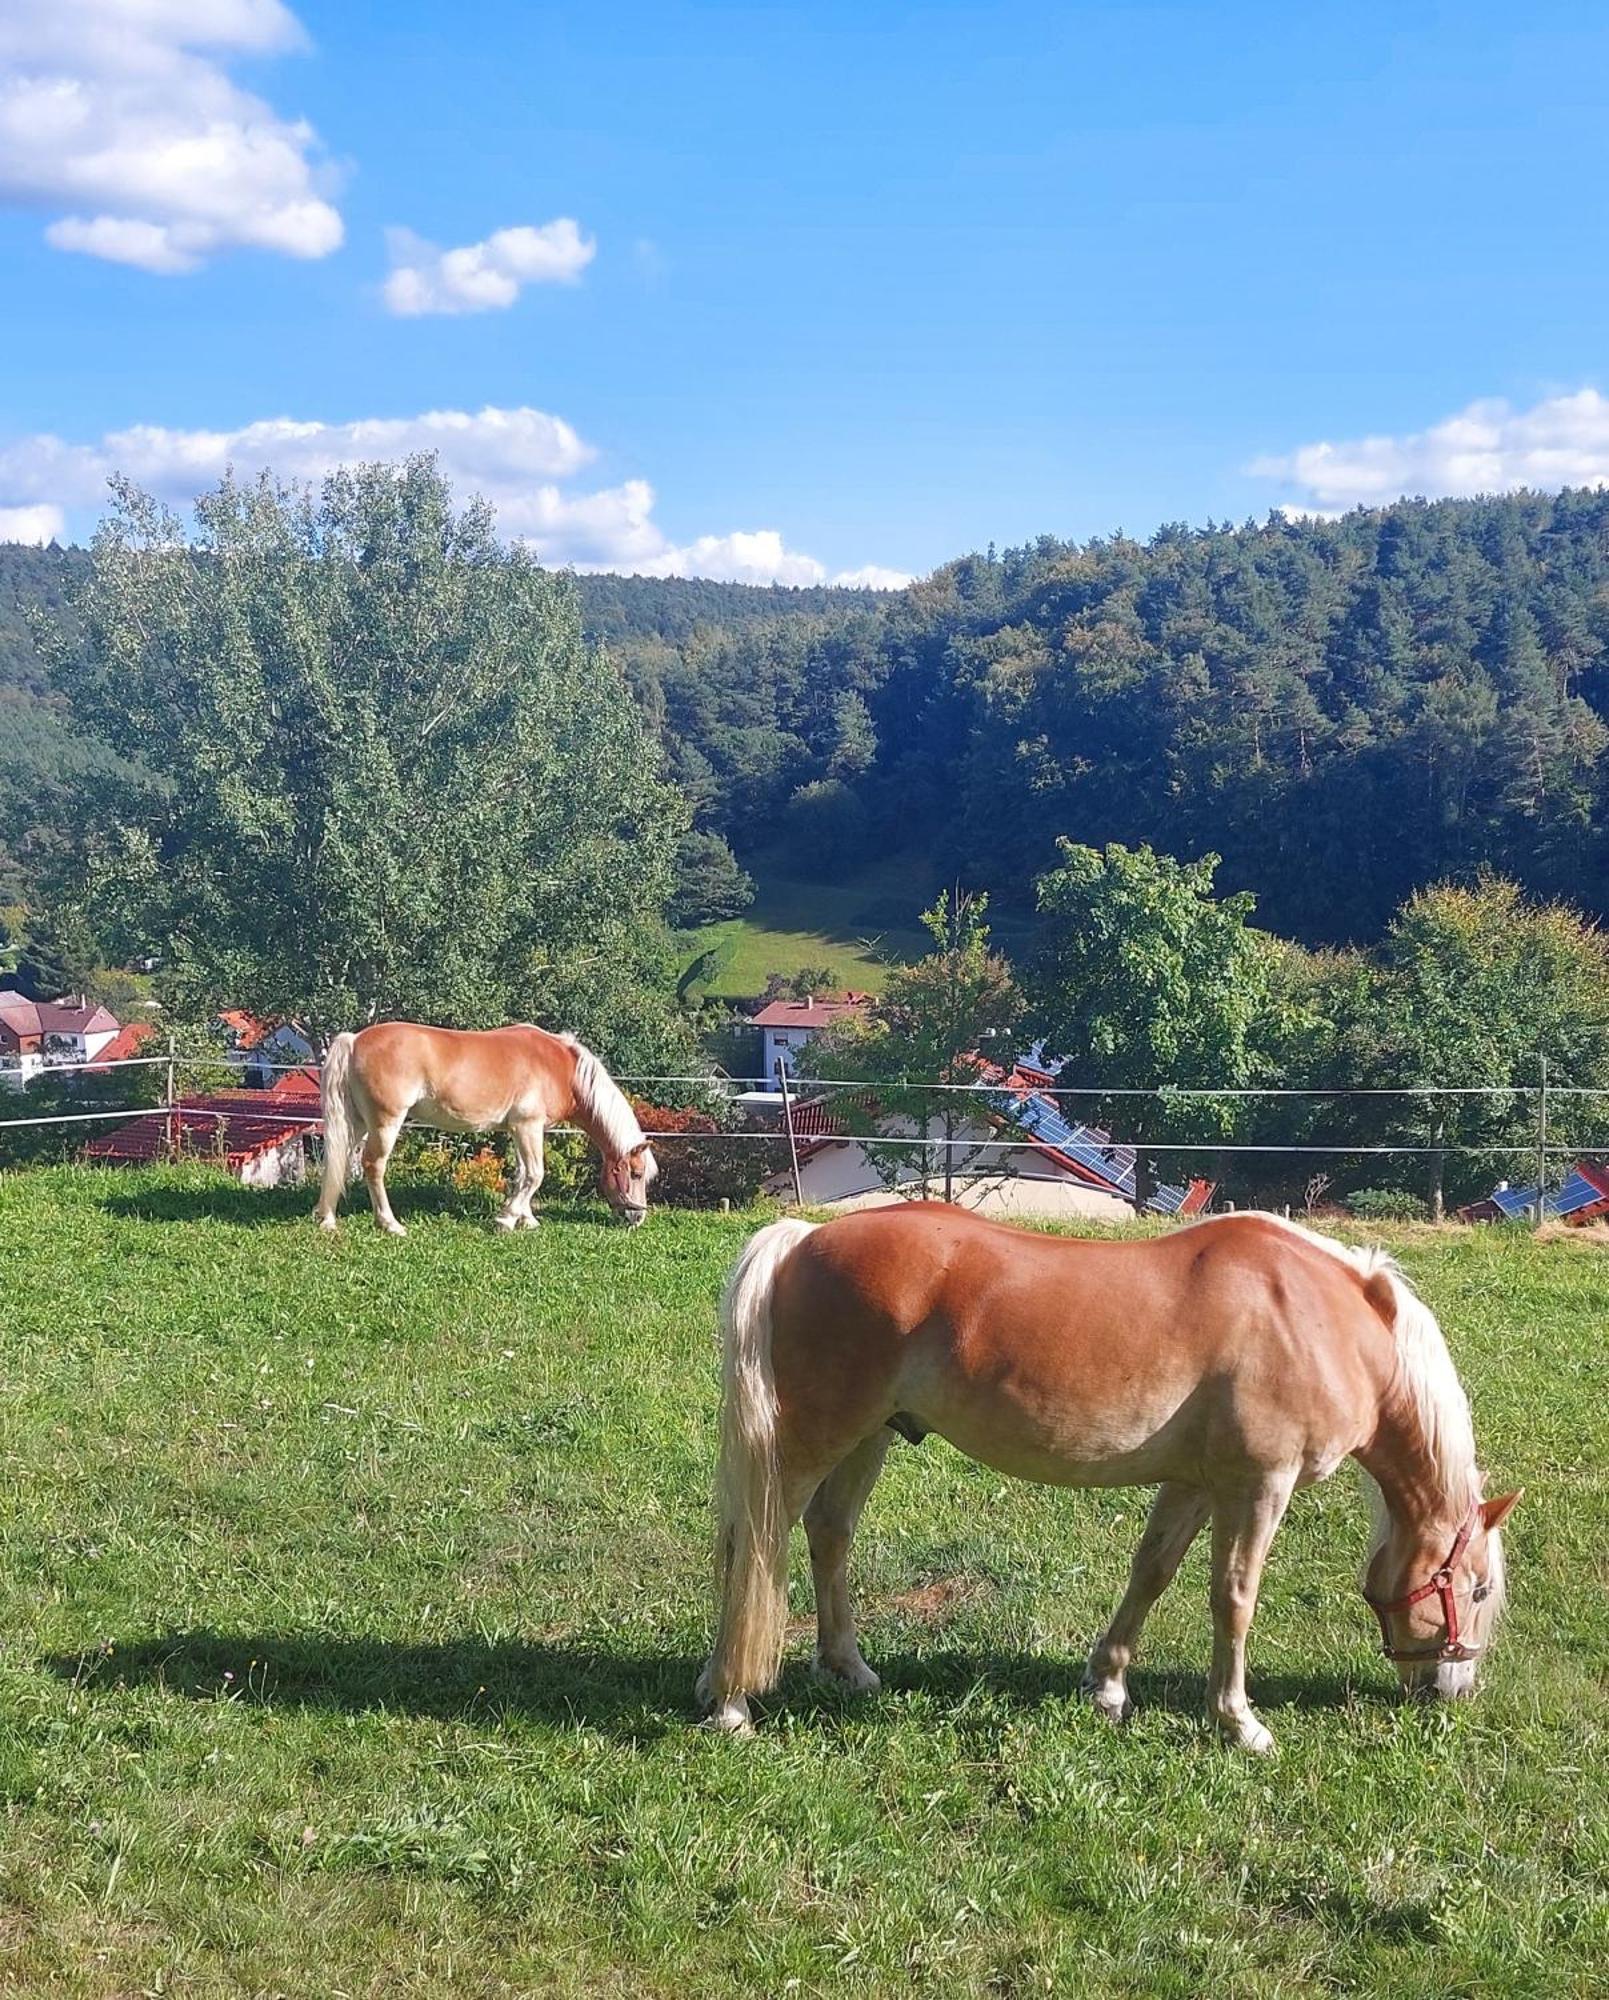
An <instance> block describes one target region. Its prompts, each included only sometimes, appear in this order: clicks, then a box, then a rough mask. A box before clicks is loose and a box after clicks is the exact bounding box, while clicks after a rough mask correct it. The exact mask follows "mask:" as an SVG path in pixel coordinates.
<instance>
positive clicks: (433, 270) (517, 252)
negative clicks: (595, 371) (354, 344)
mask: <svg viewBox="0 0 1609 2000" xmlns="http://www.w3.org/2000/svg"><path fill="white" fill-rule="evenodd" d="M386 246H387V249H388V250H389V252H390V256H391V275H390V277H389V278H387V279H386V281H385V302H386V304H387V305H388V306H389V307H390V309H391V310H392V312H394V313H397V314H399V315H401V316H403V317H405V318H413V317H416V316H417V315H419V314H421V313H476V312H498V311H501V310H502V309H503V308H504V307H506V306H511V305H513V303H514V301H515V300H516V299H517V298H518V297H519V295H520V291H521V289H522V287H524V286H526V285H573V284H575V283H576V282H577V281H578V280H579V278H580V276H581V273H582V272H583V271H584V270H585V269H586V268H587V266H588V265H589V264H590V263H591V262H592V259H593V257H594V256H595V255H596V254H597V247H598V246H597V244H596V243H594V242H593V241H592V239H591V238H590V237H586V236H583V235H582V234H581V230H580V227H579V225H578V224H577V223H576V222H574V221H573V220H572V219H571V218H570V217H569V216H568V215H561V216H559V217H557V218H556V219H555V220H554V221H552V222H544V223H543V224H542V225H541V227H540V228H533V227H531V226H529V225H526V226H522V227H521V228H518V229H497V230H494V231H493V232H492V234H491V235H490V236H488V237H487V238H486V240H485V241H484V242H483V243H466V244H464V245H463V246H462V248H460V249H457V250H438V249H437V248H436V246H435V245H434V244H433V243H427V242H426V241H425V240H424V238H423V237H422V236H415V235H414V233H413V231H412V230H411V229H388V230H387V231H386Z"/></svg>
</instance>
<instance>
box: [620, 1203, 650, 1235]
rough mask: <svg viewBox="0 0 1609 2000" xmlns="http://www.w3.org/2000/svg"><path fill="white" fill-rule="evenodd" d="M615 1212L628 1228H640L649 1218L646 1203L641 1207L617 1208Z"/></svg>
mask: <svg viewBox="0 0 1609 2000" xmlns="http://www.w3.org/2000/svg"><path fill="white" fill-rule="evenodd" d="M615 1213H616V1215H618V1216H619V1217H620V1220H621V1221H622V1222H623V1223H624V1224H625V1225H626V1227H627V1228H628V1229H640V1228H641V1227H642V1226H643V1224H644V1223H645V1222H646V1221H647V1220H648V1208H647V1205H646V1203H645V1204H644V1205H643V1207H641V1208H617V1209H616V1210H615Z"/></svg>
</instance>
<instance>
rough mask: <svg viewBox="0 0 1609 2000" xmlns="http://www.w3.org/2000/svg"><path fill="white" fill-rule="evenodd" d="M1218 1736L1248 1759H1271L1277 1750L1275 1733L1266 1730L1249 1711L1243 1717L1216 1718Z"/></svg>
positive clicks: (1225, 1716)
mask: <svg viewBox="0 0 1609 2000" xmlns="http://www.w3.org/2000/svg"><path fill="white" fill-rule="evenodd" d="M1214 1721H1215V1722H1216V1725H1217V1729H1218V1734H1219V1736H1220V1737H1221V1738H1222V1740H1223V1742H1224V1743H1225V1744H1226V1745H1227V1747H1228V1748H1229V1749H1231V1750H1240V1751H1243V1752H1244V1753H1245V1755H1246V1756H1248V1757H1271V1756H1273V1754H1274V1751H1275V1749H1276V1747H1277V1746H1276V1744H1275V1742H1274V1732H1273V1731H1272V1730H1271V1729H1265V1728H1264V1726H1263V1725H1262V1723H1260V1722H1259V1721H1258V1720H1257V1718H1256V1716H1255V1715H1253V1714H1252V1713H1251V1712H1250V1710H1248V1711H1247V1712H1246V1713H1245V1714H1243V1715H1220V1716H1216V1717H1215V1718H1214Z"/></svg>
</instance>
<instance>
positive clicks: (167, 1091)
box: [162, 1028, 179, 1166]
mask: <svg viewBox="0 0 1609 2000" xmlns="http://www.w3.org/2000/svg"><path fill="white" fill-rule="evenodd" d="M174 1056H175V1047H174V1039H173V1031H172V1029H171V1028H170V1029H169V1030H168V1069H167V1084H166V1086H165V1088H164V1091H163V1097H162V1101H163V1103H164V1104H165V1105H166V1106H167V1108H168V1117H167V1126H168V1164H169V1166H171V1165H172V1164H173V1162H174V1161H175V1160H176V1159H178V1157H179V1128H178V1122H177V1119H176V1117H175V1114H174V1109H173V1104H174V1098H175V1095H176V1093H177V1084H176V1082H175V1079H174V1068H175V1062H174Z"/></svg>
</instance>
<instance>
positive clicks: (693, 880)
mask: <svg viewBox="0 0 1609 2000" xmlns="http://www.w3.org/2000/svg"><path fill="white" fill-rule="evenodd" d="M753 901H754V877H753V876H752V875H750V874H748V873H747V872H746V871H745V870H744V869H742V868H740V867H739V866H738V862H737V856H736V855H735V854H734V853H733V852H732V850H731V848H730V847H728V846H727V844H726V842H725V841H724V840H723V839H722V838H721V836H720V835H719V834H718V833H684V834H683V835H682V837H681V840H680V842H679V843H678V845H677V849H676V886H675V888H674V889H673V890H672V891H671V898H670V909H669V911H668V915H669V918H670V921H671V923H673V924H674V925H675V926H676V928H677V929H678V930H684V931H690V930H696V929H697V928H698V927H699V926H700V925H702V924H718V923H720V922H721V921H722V920H723V919H724V918H726V917H740V916H741V915H742V914H743V912H744V911H745V910H746V909H747V908H748V907H749V905H750V903H752V902H753Z"/></svg>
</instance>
